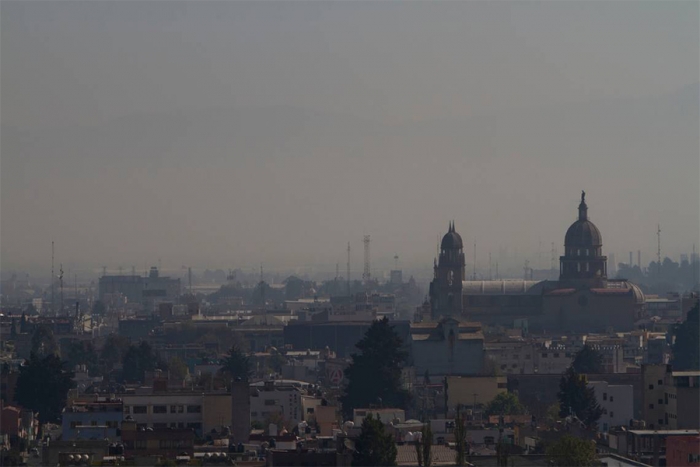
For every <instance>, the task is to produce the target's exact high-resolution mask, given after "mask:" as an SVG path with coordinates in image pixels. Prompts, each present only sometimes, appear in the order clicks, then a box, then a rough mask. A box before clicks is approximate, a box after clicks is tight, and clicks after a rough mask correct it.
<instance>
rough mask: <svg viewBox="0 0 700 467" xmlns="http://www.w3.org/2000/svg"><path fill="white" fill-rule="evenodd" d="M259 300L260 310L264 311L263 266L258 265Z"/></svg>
mask: <svg viewBox="0 0 700 467" xmlns="http://www.w3.org/2000/svg"><path fill="white" fill-rule="evenodd" d="M260 300H261V301H262V308H263V310H264V309H265V287H264V284H263V266H262V263H260Z"/></svg>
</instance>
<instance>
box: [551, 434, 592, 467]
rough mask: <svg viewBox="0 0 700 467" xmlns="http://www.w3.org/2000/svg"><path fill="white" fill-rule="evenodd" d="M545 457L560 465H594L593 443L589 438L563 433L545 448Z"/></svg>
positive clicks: (564, 466) (569, 466) (563, 466)
mask: <svg viewBox="0 0 700 467" xmlns="http://www.w3.org/2000/svg"><path fill="white" fill-rule="evenodd" d="M547 457H548V458H549V460H550V461H551V462H552V463H553V464H554V465H557V466H561V467H571V466H573V465H595V463H596V454H595V444H594V442H593V441H591V440H586V439H581V438H576V437H574V436H571V435H564V436H562V437H561V438H560V439H559V440H558V441H557V442H555V443H553V444H552V445H551V446H549V447H548V448H547Z"/></svg>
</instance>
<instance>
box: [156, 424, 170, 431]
mask: <svg viewBox="0 0 700 467" xmlns="http://www.w3.org/2000/svg"><path fill="white" fill-rule="evenodd" d="M166 428H168V424H167V423H154V424H153V429H154V430H164V429H166Z"/></svg>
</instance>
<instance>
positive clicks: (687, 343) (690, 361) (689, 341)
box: [671, 303, 700, 371]
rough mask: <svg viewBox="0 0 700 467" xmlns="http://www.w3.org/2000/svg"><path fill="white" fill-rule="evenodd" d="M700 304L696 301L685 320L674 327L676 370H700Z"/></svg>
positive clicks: (674, 361)
mask: <svg viewBox="0 0 700 467" xmlns="http://www.w3.org/2000/svg"><path fill="white" fill-rule="evenodd" d="M699 306H700V304H699V303H696V304H695V306H694V307H693V308H691V309H690V310H689V311H688V316H687V317H686V319H685V321H683V323H681V324H680V325H678V326H677V327H676V328H675V329H674V334H675V336H676V342H675V343H674V344H673V360H671V365H672V366H673V369H674V370H686V371H688V370H700V308H699Z"/></svg>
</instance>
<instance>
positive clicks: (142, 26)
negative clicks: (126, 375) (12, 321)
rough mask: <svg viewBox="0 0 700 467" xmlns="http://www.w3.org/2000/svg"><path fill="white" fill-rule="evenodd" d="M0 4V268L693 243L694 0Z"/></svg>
mask: <svg viewBox="0 0 700 467" xmlns="http://www.w3.org/2000/svg"><path fill="white" fill-rule="evenodd" d="M0 8H1V9H2V15H1V16H2V18H1V21H2V28H1V29H2V31H1V35H2V46H1V47H2V65H3V66H2V80H1V81H0V86H1V91H2V92H1V94H2V112H1V114H0V119H1V122H2V139H1V141H0V150H1V152H2V159H1V160H0V164H1V168H2V170H1V173H0V177H1V179H0V190H1V191H2V197H1V206H0V207H1V211H2V222H1V223H0V233H1V235H0V238H1V242H0V255H1V258H0V266H1V269H2V270H3V271H8V270H12V269H17V270H20V269H22V270H25V269H26V270H29V271H47V265H48V262H49V260H50V244H51V241H52V240H53V241H55V242H56V245H57V255H59V254H60V255H61V259H62V261H63V263H64V265H66V264H74V265H75V268H76V269H78V268H80V267H85V268H89V269H93V270H94V269H98V270H99V269H100V268H101V266H102V265H103V264H106V265H112V268H113V269H116V268H117V267H118V266H119V265H122V266H123V267H124V268H125V270H126V269H129V268H130V267H131V265H135V266H136V269H137V270H140V269H142V267H143V266H142V265H143V263H144V262H146V263H147V264H148V265H149V266H150V265H153V264H157V262H158V260H159V258H160V259H161V260H162V261H163V263H164V264H171V265H178V266H172V267H179V265H187V266H192V267H202V268H203V267H210V268H222V269H228V268H229V267H238V266H243V267H249V266H250V267H257V266H256V265H259V264H260V263H261V262H262V263H263V264H265V265H267V266H266V268H270V270H273V269H285V268H286V269H293V268H294V267H297V266H300V265H302V266H303V265H316V266H318V267H323V268H326V269H328V266H330V269H331V271H332V270H334V266H335V264H336V263H340V265H341V268H340V269H341V271H342V270H344V265H345V261H346V252H345V247H346V243H347V242H348V241H350V242H352V249H353V253H352V254H353V258H354V260H353V268H352V269H353V271H356V272H357V273H358V275H359V274H361V266H362V242H361V241H362V235H365V234H369V235H371V237H372V263H373V265H374V264H376V265H377V267H380V266H379V265H381V264H386V265H387V269H388V268H390V267H391V265H393V256H394V255H395V254H398V256H399V257H400V262H401V263H402V264H403V265H404V269H409V268H421V269H422V268H425V269H427V270H429V269H430V268H431V267H432V260H433V257H434V256H435V242H436V238H437V237H438V236H441V235H442V234H443V233H444V232H445V231H446V227H447V223H448V222H449V221H450V220H455V223H456V227H457V230H458V231H459V232H460V233H461V234H462V236H463V238H464V241H465V255H466V256H467V263H468V264H471V262H472V251H471V248H472V245H473V243H474V242H475V241H476V243H477V254H478V262H479V263H481V264H487V257H488V254H489V252H490V253H491V254H492V256H493V257H495V256H496V255H497V254H498V252H499V248H505V247H507V248H508V249H509V251H515V250H517V252H518V255H519V257H520V258H522V259H523V260H524V259H525V258H526V257H529V259H530V261H531V263H532V262H533V261H536V259H537V253H538V250H539V245H540V243H541V245H542V248H541V250H542V252H543V256H544V260H543V261H541V262H543V263H544V266H545V268H548V267H549V262H550V260H549V256H550V254H549V251H550V249H551V243H552V242H554V243H555V248H556V249H557V250H558V252H559V255H561V253H562V249H563V240H564V233H565V231H566V228H567V227H568V225H569V224H570V222H571V221H572V220H573V219H575V216H576V206H577V203H578V196H579V193H580V191H581V190H586V192H587V193H588V200H589V208H590V216H591V219H592V220H593V221H594V222H595V223H596V225H597V226H598V227H599V228H600V230H601V232H602V235H603V251H604V253H605V254H607V255H608V256H610V254H611V253H612V254H614V255H615V259H616V262H618V263H620V262H627V255H628V252H629V251H633V252H634V256H635V261H634V262H635V263H636V254H637V253H636V252H637V250H642V255H643V262H645V263H647V264H648V262H649V261H651V260H653V259H654V258H655V257H656V248H657V237H656V228H657V224H660V225H661V229H662V233H661V236H662V256H669V257H671V258H673V259H674V260H677V259H678V257H679V255H680V254H682V253H690V252H691V250H692V245H693V243H695V244H696V248H700V245H699V244H698V238H700V214H699V213H700V188H699V187H698V183H697V180H698V177H699V176H700V163H699V161H698V154H700V135H699V132H698V127H699V125H700V118H699V117H698V105H697V103H698V101H699V97H698V87H699V86H700V84H699V83H700V78H699V74H700V73H699V70H700V62H699V59H698V56H699V55H700V54H698V49H699V46H698V44H700V35H699V34H698V24H697V21H694V19H696V18H697V17H698V14H699V13H700V10H699V8H700V7H699V6H698V4H697V3H693V2H688V3H683V2H673V3H666V4H664V3H662V2H645V3H639V4H637V3H634V4H628V3H621V4H617V3H606V4H602V3H589V2H567V3H561V4H559V3H557V4H553V3H528V4H522V3H517V2H516V3H512V2H498V3H479V2H464V3H458V2H455V3H447V2H445V3H437V4H432V3H431V4H427V3H399V2H396V3H394V2H368V3H360V4H357V3H353V4H347V3H343V2H339V3H331V2H327V3H324V2H308V3H306V2H294V3H293V4H282V3H275V2H263V3H259V2H258V3H245V2H233V3H219V2H211V3H210V2H207V3H192V4H191V3H188V2H180V3H176V4H170V3H161V2H153V3H152V2H145V3H144V2H127V3H123V2H99V3H96V4H85V3H82V2H70V1H66V2H60V3H49V2H31V3H27V2H12V1H10V2H2V4H0ZM592 31H595V32H596V33H595V34H592V33H591V32H592ZM516 266H517V264H515V265H513V267H516ZM373 267H374V266H373ZM520 267H522V265H521V266H520ZM557 267H558V266H557ZM358 277H359V276H358Z"/></svg>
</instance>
